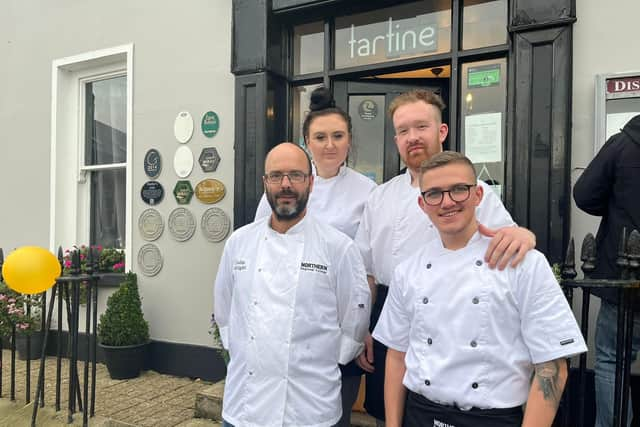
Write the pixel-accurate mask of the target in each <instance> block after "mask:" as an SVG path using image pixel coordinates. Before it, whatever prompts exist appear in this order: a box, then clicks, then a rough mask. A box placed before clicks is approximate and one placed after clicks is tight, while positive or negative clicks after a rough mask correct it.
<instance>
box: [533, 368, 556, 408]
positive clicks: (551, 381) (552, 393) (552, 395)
mask: <svg viewBox="0 0 640 427" xmlns="http://www.w3.org/2000/svg"><path fill="white" fill-rule="evenodd" d="M535 378H536V380H537V382H538V387H539V388H540V391H542V395H543V396H544V400H547V401H549V402H550V403H551V404H552V405H553V406H554V407H556V408H557V407H558V404H559V403H560V398H561V397H562V388H561V384H560V361H559V360H552V361H550V362H545V363H540V364H539V365H536V366H535Z"/></svg>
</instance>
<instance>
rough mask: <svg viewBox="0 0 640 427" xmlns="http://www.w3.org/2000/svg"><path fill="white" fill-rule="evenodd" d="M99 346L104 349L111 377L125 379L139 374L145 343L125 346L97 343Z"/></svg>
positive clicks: (142, 363)
mask: <svg viewBox="0 0 640 427" xmlns="http://www.w3.org/2000/svg"><path fill="white" fill-rule="evenodd" d="M99 346H100V348H102V350H103V351H104V358H105V363H106V365H107V370H108V371H109V375H110V376H111V378H113V379H114V380H125V379H128V378H136V377H137V376H139V375H140V371H141V370H142V366H143V365H144V355H145V349H146V347H147V343H143V344H137V345H126V346H111V345H104V344H99Z"/></svg>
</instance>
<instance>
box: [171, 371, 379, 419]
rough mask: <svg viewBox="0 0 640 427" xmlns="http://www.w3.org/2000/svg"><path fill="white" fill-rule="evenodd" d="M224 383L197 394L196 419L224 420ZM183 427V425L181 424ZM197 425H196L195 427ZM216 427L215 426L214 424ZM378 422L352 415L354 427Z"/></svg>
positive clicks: (367, 417)
mask: <svg viewBox="0 0 640 427" xmlns="http://www.w3.org/2000/svg"><path fill="white" fill-rule="evenodd" d="M223 393H224V381H220V382H218V383H216V384H213V385H212V386H210V387H207V388H205V389H203V390H201V391H199V392H198V393H197V394H196V409H195V417H196V418H204V419H208V420H216V421H220V420H222V395H223ZM180 425H181V426H182V424H180ZM196 425H197V424H194V427H195V426H196ZM212 425H215V424H212ZM375 425H376V421H375V418H373V417H372V416H370V415H368V414H365V413H362V412H356V411H354V412H353V413H352V414H351V426H352V427H375Z"/></svg>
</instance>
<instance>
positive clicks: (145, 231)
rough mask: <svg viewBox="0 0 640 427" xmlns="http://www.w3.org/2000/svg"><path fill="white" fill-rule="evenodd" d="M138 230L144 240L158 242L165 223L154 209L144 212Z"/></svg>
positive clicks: (139, 220)
mask: <svg viewBox="0 0 640 427" xmlns="http://www.w3.org/2000/svg"><path fill="white" fill-rule="evenodd" d="M138 229H139V230H140V234H141V235H142V238H143V239H144V240H147V241H149V242H153V241H154V240H157V239H158V237H160V236H161V235H162V232H163V231H164V221H163V220H162V216H161V215H160V212H158V211H157V210H155V209H153V208H149V209H147V210H145V211H143V212H142V213H141V214H140V218H138Z"/></svg>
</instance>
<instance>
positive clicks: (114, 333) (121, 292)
mask: <svg viewBox="0 0 640 427" xmlns="http://www.w3.org/2000/svg"><path fill="white" fill-rule="evenodd" d="M98 342H99V346H100V347H101V348H102V350H103V351H104V355H105V361H106V364H107V369H108V371H109V375H110V376H111V378H113V379H126V378H135V377H137V376H138V375H140V370H141V369H142V365H143V362H144V350H145V347H146V345H147V343H148V342H149V324H148V323H147V321H146V320H144V316H143V314H142V302H141V299H140V294H139V292H138V279H137V276H136V274H135V273H132V272H129V273H127V274H125V278H124V281H123V282H122V283H121V284H120V287H119V288H118V290H117V291H115V292H114V293H113V294H112V295H111V296H110V297H109V298H108V300H107V308H106V310H105V312H104V313H103V314H101V315H100V323H99V324H98Z"/></svg>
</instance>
